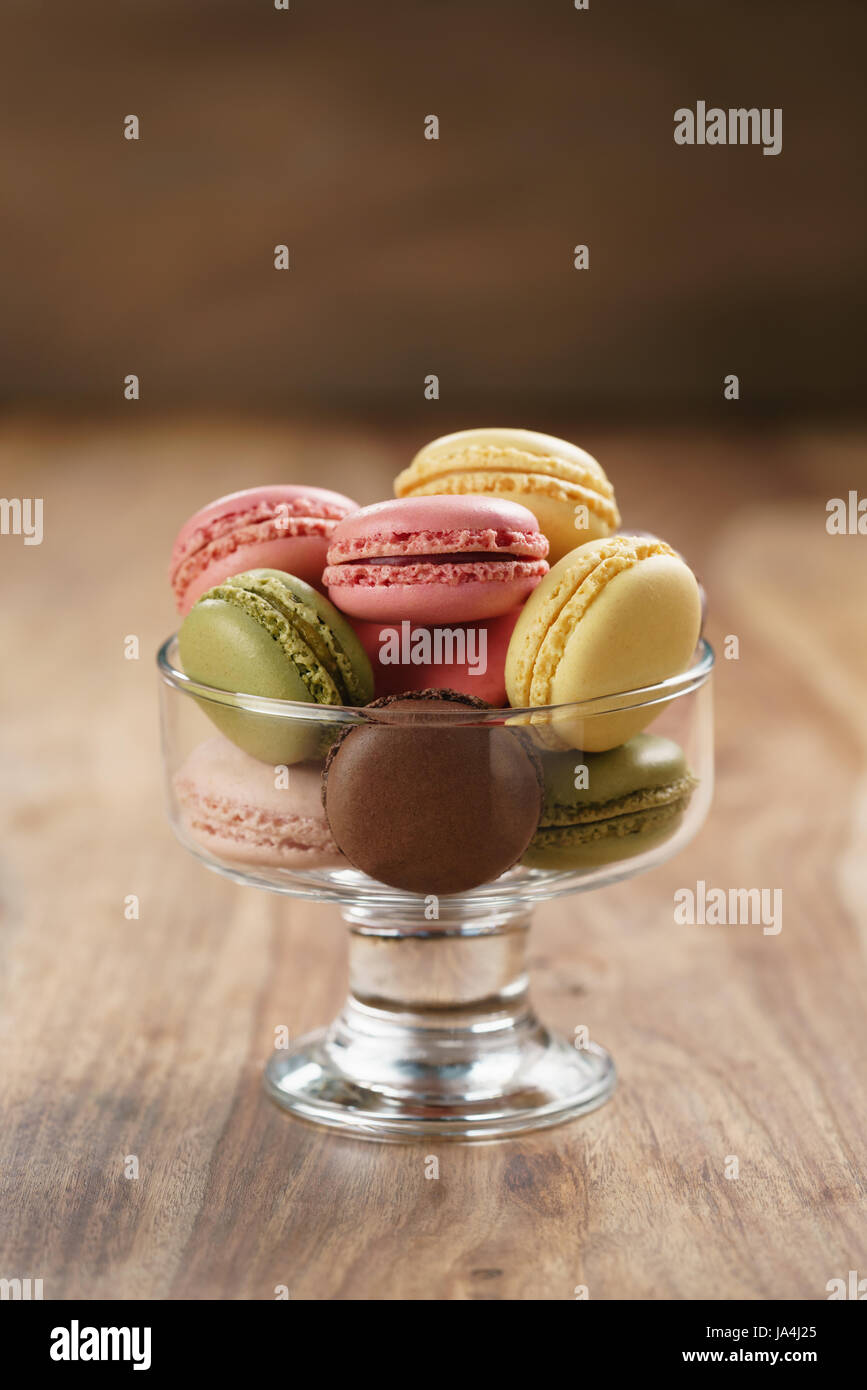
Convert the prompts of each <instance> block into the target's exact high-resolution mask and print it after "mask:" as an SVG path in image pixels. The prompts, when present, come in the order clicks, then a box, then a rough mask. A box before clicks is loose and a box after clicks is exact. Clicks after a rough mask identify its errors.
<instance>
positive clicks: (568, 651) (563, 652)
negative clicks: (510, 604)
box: [506, 536, 701, 753]
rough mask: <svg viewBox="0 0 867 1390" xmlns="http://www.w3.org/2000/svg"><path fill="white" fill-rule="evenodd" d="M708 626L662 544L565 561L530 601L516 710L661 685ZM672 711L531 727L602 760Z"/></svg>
mask: <svg viewBox="0 0 867 1390" xmlns="http://www.w3.org/2000/svg"><path fill="white" fill-rule="evenodd" d="M700 625H701V600H700V598H699V592H698V583H697V581H696V578H695V575H694V574H693V573H692V570H691V569H690V568H689V566H688V565H687V564H686V563H685V562H684V561H683V560H682V559H681V558H680V557H679V556H678V555H677V554H676V553H675V552H674V551H673V550H672V548H671V546H669V545H666V543H665V542H664V541H657V540H641V539H631V538H629V537H627V536H612V537H610V538H608V539H607V540H596V541H588V542H587V543H586V544H585V545H581V546H578V548H577V549H576V550H573V551H572V552H571V554H569V555H566V556H564V558H563V559H562V560H560V561H559V562H558V563H557V564H556V565H554V567H553V569H552V570H551V571H550V573H549V574H547V575H546V576H545V578H544V579H543V580H542V582H541V584H540V585H539V587H538V588H537V589H536V590H535V592H534V593H533V594H531V596H530V598H529V599H528V601H527V603H526V605H525V607H524V609H523V611H522V613H521V615H520V617H519V618H518V621H517V623H516V624H515V630H514V632H513V633H512V639H511V642H510V643H509V651H508V654H507V656H506V690H507V692H508V696H509V701H510V703H511V704H512V705H513V706H516V707H521V708H525V707H529V706H538V705H567V704H569V703H571V702H573V701H580V700H594V699H598V698H600V697H603V696H606V695H615V694H619V693H621V692H625V691H631V690H636V689H640V688H642V687H644V686H649V685H656V684H657V683H658V682H660V681H664V680H666V679H668V677H670V676H675V675H677V674H678V673H679V672H681V671H683V670H685V668H686V667H687V666H688V665H689V663H690V660H691V659H692V655H693V652H694V651H695V646H696V642H697V641H698V635H699V628H700ZM664 707H665V702H664V701H660V702H657V703H655V704H640V703H639V704H635V703H633V704H632V706H631V707H629V706H628V705H627V706H626V707H623V708H620V709H618V710H616V711H612V712H607V713H602V714H594V715H587V716H586V717H583V716H581V715H579V714H577V713H576V712H574V711H571V710H558V711H556V712H552V713H551V714H550V715H545V716H540V717H539V718H538V719H536V720H534V721H533V728H534V731H536V732H538V735H539V736H540V737H541V739H542V740H543V741H544V742H546V743H548V744H549V745H552V746H554V747H559V748H563V747H573V748H583V749H586V750H587V751H588V752H592V753H600V752H604V751H605V750H606V749H609V748H614V747H616V746H617V745H618V744H620V743H625V742H626V740H627V739H628V738H631V737H632V735H633V734H636V733H638V732H639V731H640V730H641V729H643V728H644V727H645V726H646V725H647V724H649V723H650V721H651V719H653V718H655V717H656V716H657V715H658V714H659V713H660V712H661V710H662V709H663V708H664Z"/></svg>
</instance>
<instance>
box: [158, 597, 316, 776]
mask: <svg viewBox="0 0 867 1390" xmlns="http://www.w3.org/2000/svg"><path fill="white" fill-rule="evenodd" d="M178 648H179V651H180V657H181V664H182V665H183V668H184V671H185V672H186V674H187V675H188V676H190V677H191V678H192V679H193V680H196V681H198V682H200V683H201V684H202V685H211V686H215V687H216V688H217V689H218V690H229V691H242V692H244V693H246V694H248V695H264V696H267V697H268V698H269V699H277V700H297V701H301V702H304V703H310V700H311V696H310V691H309V690H308V687H307V686H306V685H305V683H304V680H303V679H302V676H301V673H300V671H299V669H298V667H297V666H296V665H295V663H294V662H293V661H292V660H290V659H289V658H288V657H287V655H286V652H285V651H284V650H283V648H282V647H281V645H280V643H279V642H278V641H277V640H276V639H275V638H274V637H273V636H272V635H271V634H270V633H269V632H268V631H267V630H266V629H265V628H264V627H263V626H262V624H261V622H259V621H258V619H257V618H256V617H254V616H253V615H252V614H251V613H249V612H247V611H245V610H244V609H243V608H240V607H237V606H235V605H234V604H230V603H226V602H225V601H223V600H222V599H208V598H205V599H201V600H200V601H199V603H197V604H196V605H195V607H194V608H192V609H191V611H190V613H189V614H188V616H187V617H186V618H185V620H184V623H183V625H182V627H181V630H180V633H179V634H178ZM199 704H200V706H201V708H202V709H204V711H205V713H206V714H207V715H208V717H209V719H211V720H212V722H213V723H214V724H216V726H217V728H218V729H220V731H221V732H222V733H223V734H225V736H226V737H227V738H228V739H230V740H231V741H232V743H235V744H237V746H238V747H239V748H242V749H243V750H244V751H245V752H247V753H249V754H250V755H251V757H254V758H258V759H260V760H261V761H263V762H267V763H272V764H278V763H286V764H290V763H296V762H302V761H304V760H306V759H310V758H316V757H319V756H321V755H322V754H323V753H324V751H325V746H326V737H327V735H328V732H329V731H328V726H327V725H325V724H321V723H317V722H314V721H312V720H311V721H304V720H303V718H298V719H282V718H276V717H271V716H269V715H264V714H255V713H251V712H250V711H249V710H246V709H243V708H239V707H237V706H233V705H230V704H220V703H219V702H217V701H212V700H205V699H200V700H199Z"/></svg>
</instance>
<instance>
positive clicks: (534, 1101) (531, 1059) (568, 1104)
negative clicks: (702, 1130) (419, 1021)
mask: <svg viewBox="0 0 867 1390" xmlns="http://www.w3.org/2000/svg"><path fill="white" fill-rule="evenodd" d="M347 1060H348V1059H347V1057H346V1054H345V1049H344V1047H343V1045H342V1044H341V1043H340V1042H338V1041H337V1040H336V1039H335V1036H334V1032H333V1030H330V1029H320V1030H319V1031H318V1032H316V1033H310V1034H308V1035H307V1037H305V1038H302V1039H301V1040H300V1041H299V1042H298V1043H296V1044H295V1046H294V1047H293V1048H290V1049H289V1050H287V1051H283V1052H275V1053H274V1055H273V1056H272V1058H271V1060H270V1061H269V1063H268V1065H267V1068H266V1072H265V1087H266V1090H267V1092H268V1094H269V1095H270V1096H271V1098H272V1100H275V1101H276V1102H277V1104H278V1105H280V1106H282V1107H283V1109H285V1110H288V1111H290V1112H291V1113H292V1114H293V1115H297V1116H298V1117H299V1118H301V1119H305V1120H312V1121H314V1122H315V1123H317V1124H321V1125H329V1126H331V1127H332V1128H335V1129H341V1130H344V1131H346V1132H347V1133H350V1134H354V1135H355V1136H356V1137H358V1138H369V1139H391V1140H400V1139H408V1140H409V1139H416V1138H422V1137H425V1136H430V1137H433V1136H436V1135H439V1136H441V1137H442V1138H452V1139H497V1138H500V1137H504V1136H506V1135H510V1134H520V1133H522V1132H523V1131H525V1130H531V1129H543V1128H545V1127H546V1126H549V1125H556V1124H562V1123H563V1122H564V1121H565V1120H570V1119H574V1118H575V1117H576V1116H578V1115H584V1114H586V1113H587V1112H588V1111H589V1110H594V1109H595V1108H596V1107H597V1106H599V1105H602V1103H603V1102H604V1101H606V1100H607V1099H608V1097H609V1096H610V1095H611V1093H612V1091H613V1090H614V1087H615V1084H616V1073H615V1069H614V1063H613V1061H612V1059H611V1057H610V1055H609V1054H608V1053H607V1052H606V1051H605V1049H604V1048H602V1047H599V1046H597V1045H596V1044H595V1043H590V1044H589V1045H588V1047H587V1048H586V1049H584V1050H582V1051H581V1052H578V1051H576V1050H575V1048H573V1047H571V1046H570V1045H569V1043H567V1042H566V1041H565V1039H563V1038H558V1037H556V1036H553V1037H552V1036H551V1035H550V1034H549V1033H547V1032H546V1030H545V1029H543V1028H541V1027H539V1029H538V1033H537V1036H536V1038H535V1039H534V1040H533V1042H532V1043H527V1042H525V1043H524V1044H523V1045H521V1046H515V1047H513V1048H512V1049H510V1050H509V1051H508V1052H504V1053H501V1054H500V1055H499V1056H498V1057H496V1058H493V1057H487V1058H484V1059H474V1060H470V1059H462V1060H460V1061H449V1060H448V1059H447V1058H446V1057H443V1058H442V1059H441V1060H440V1061H439V1062H437V1061H435V1060H433V1059H428V1060H424V1061H423V1060H421V1059H416V1060H415V1061H412V1062H410V1061H408V1060H407V1058H406V1057H403V1058H401V1059H397V1058H395V1059H393V1064H392V1066H391V1067H389V1066H388V1065H387V1061H386V1059H385V1058H382V1057H380V1059H379V1065H378V1071H379V1073H380V1075H379V1076H377V1077H376V1078H373V1077H371V1076H369V1075H366V1076H364V1077H363V1078H358V1077H356V1076H355V1075H353V1073H352V1072H351V1071H347V1070H346V1069H345V1064H346V1062H347ZM504 1073H508V1075H507V1076H506V1075H504Z"/></svg>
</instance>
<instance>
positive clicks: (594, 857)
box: [521, 734, 698, 870]
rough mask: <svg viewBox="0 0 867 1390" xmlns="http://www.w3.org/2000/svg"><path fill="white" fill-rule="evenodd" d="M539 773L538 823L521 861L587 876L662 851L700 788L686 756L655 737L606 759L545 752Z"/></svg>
mask: <svg viewBox="0 0 867 1390" xmlns="http://www.w3.org/2000/svg"><path fill="white" fill-rule="evenodd" d="M542 771H543V776H544V781H545V796H544V803H543V807H542V816H541V819H540V821H539V828H538V830H537V831H536V834H535V835H534V836H533V838H532V840H531V841H530V845H529V848H528V849H527V851H526V853H525V854H524V856H523V859H522V861H521V862H522V863H523V864H525V865H526V866H527V867H528V868H531V869H560V870H568V869H580V868H586V869H591V868H595V867H597V866H598V865H600V864H611V863H613V862H615V861H617V860H619V859H629V858H631V857H632V856H633V855H636V854H643V853H644V851H645V850H648V849H652V848H654V847H655V846H656V845H659V844H663V843H664V842H665V841H666V840H667V839H669V838H670V837H671V836H672V835H673V834H674V832H675V830H676V829H677V827H678V826H679V825H680V822H681V821H682V819H683V814H684V811H685V810H686V808H687V806H688V805H689V801H690V797H691V796H692V793H693V791H694V789H695V788H696V786H697V785H698V783H697V781H696V779H695V778H694V777H693V776H692V774H691V773H690V771H689V768H688V767H687V763H686V758H685V757H684V754H683V750H682V749H681V748H680V747H679V746H678V745H677V744H676V743H673V742H672V740H671V739H668V738H659V737H657V736H656V735H654V734H636V735H635V737H634V738H631V739H629V740H628V741H627V742H626V743H624V744H623V745H622V746H621V747H620V748H612V749H610V750H609V751H608V752H607V753H579V752H578V750H577V749H573V750H572V751H571V752H569V753H543V754H542Z"/></svg>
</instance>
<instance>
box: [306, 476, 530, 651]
mask: <svg viewBox="0 0 867 1390" xmlns="http://www.w3.org/2000/svg"><path fill="white" fill-rule="evenodd" d="M547 553H548V541H547V539H546V537H545V536H543V535H542V532H541V531H540V530H539V523H538V522H537V520H536V518H535V517H534V516H533V513H532V512H530V511H528V510H527V508H526V507H521V506H519V505H518V504H517V503H516V502H507V501H503V500H501V499H500V498H497V497H482V496H479V497H476V496H472V495H469V494H464V495H461V496H436V497H401V498H397V499H395V500H394V501H389V502H378V503H376V505H375V506H373V507H362V509H361V511H357V512H354V513H353V514H352V516H349V517H347V518H346V519H345V520H344V521H341V522H340V523H339V524H338V525H337V526H336V527H335V529H334V532H333V534H332V536H331V540H330V542H329V545H328V564H327V566H326V568H325V572H324V574H323V576H322V582H323V583H324V584H325V586H326V587H327V589H328V593H329V597H330V598H331V601H332V603H335V604H336V605H337V607H338V608H342V609H343V610H344V612H346V613H349V614H350V615H351V616H352V617H355V618H365V619H367V620H368V621H370V622H380V623H391V622H399V621H400V620H401V619H403V618H407V619H409V620H410V621H411V622H418V623H424V624H427V625H433V624H440V623H452V622H459V623H460V622H464V623H468V622H474V621H476V620H478V619H480V618H493V617H497V616H499V615H500V614H503V613H508V612H509V611H510V610H511V609H513V608H515V607H517V606H518V605H519V604H521V603H523V601H524V599H526V598H527V596H528V595H529V594H531V593H532V591H533V589H535V587H536V585H537V584H538V583H539V581H540V580H541V579H542V577H543V575H545V574H547V572H548V562H547V560H546V559H545V556H546V555H547Z"/></svg>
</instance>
